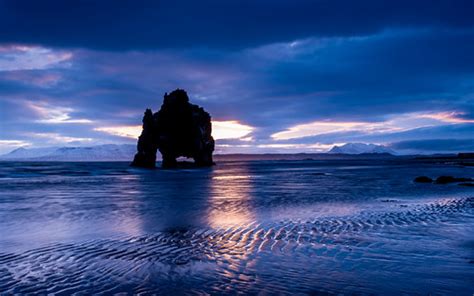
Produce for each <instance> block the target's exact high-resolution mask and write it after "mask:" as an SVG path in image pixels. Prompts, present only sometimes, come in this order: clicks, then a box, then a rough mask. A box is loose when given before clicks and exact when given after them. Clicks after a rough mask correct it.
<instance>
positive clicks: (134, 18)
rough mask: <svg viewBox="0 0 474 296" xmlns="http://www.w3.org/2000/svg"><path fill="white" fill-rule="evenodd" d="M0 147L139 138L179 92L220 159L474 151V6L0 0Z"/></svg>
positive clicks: (455, 3) (5, 149)
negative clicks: (196, 111) (206, 124)
mask: <svg viewBox="0 0 474 296" xmlns="http://www.w3.org/2000/svg"><path fill="white" fill-rule="evenodd" d="M0 27H1V28H2V30H1V31H0V126H1V130H0V153H4V152H8V151H10V150H12V149H15V148H18V147H21V146H26V147H44V146H58V145H60V146H77V145H81V146H82V145H85V146H89V145H95V144H103V143H135V141H136V140H135V139H134V137H136V135H137V133H139V132H140V124H141V117H142V114H143V111H144V109H145V108H147V107H150V108H152V109H153V110H154V111H156V110H157V109H158V108H159V106H160V105H161V101H162V97H163V94H164V93H165V92H169V91H172V90H174V89H176V88H184V89H186V90H187V92H188V94H189V96H190V98H191V101H192V102H193V103H196V104H199V105H201V106H203V107H204V108H205V109H206V110H208V111H209V112H210V113H211V115H212V118H213V128H214V135H215V137H216V138H217V145H218V146H217V152H221V153H223V152H224V153H225V152H228V153H232V152H244V153H263V152H322V151H326V150H327V149H329V148H330V147H331V146H332V145H334V144H342V143H347V142H365V143H377V144H384V145H387V146H390V147H392V148H393V149H394V150H399V151H402V152H405V153H435V152H457V151H472V150H474V137H473V135H474V54H473V52H474V1H189V2H186V1H167V2H162V1H119V2H117V1H86V0H82V1H22V0H18V1H4V0H0Z"/></svg>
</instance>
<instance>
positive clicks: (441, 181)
mask: <svg viewBox="0 0 474 296" xmlns="http://www.w3.org/2000/svg"><path fill="white" fill-rule="evenodd" d="M469 181H472V179H471V178H455V177H453V176H440V177H438V178H437V179H436V181H435V183H436V184H448V183H457V182H469Z"/></svg>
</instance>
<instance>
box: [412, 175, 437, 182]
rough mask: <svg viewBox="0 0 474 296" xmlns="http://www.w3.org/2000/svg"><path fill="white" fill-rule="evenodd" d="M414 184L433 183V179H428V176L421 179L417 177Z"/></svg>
mask: <svg viewBox="0 0 474 296" xmlns="http://www.w3.org/2000/svg"><path fill="white" fill-rule="evenodd" d="M413 182H416V183H432V182H433V179H431V178H430V177H427V176H419V177H416V178H415V180H413Z"/></svg>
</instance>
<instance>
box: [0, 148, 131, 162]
mask: <svg viewBox="0 0 474 296" xmlns="http://www.w3.org/2000/svg"><path fill="white" fill-rule="evenodd" d="M136 150H137V148H136V145H131V144H123V145H116V144H106V145H97V146H90V147H50V148H18V149H15V150H13V151H11V152H10V153H7V154H4V155H0V160H30V161H34V160H37V161H130V160H131V159H133V156H134V154H135V152H136Z"/></svg>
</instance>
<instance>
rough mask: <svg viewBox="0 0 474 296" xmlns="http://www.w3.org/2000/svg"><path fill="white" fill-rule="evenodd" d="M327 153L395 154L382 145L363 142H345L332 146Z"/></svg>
mask: <svg viewBox="0 0 474 296" xmlns="http://www.w3.org/2000/svg"><path fill="white" fill-rule="evenodd" d="M329 153H338V154H363V153H389V154H396V153H395V151H393V150H392V149H390V148H388V147H385V146H383V145H376V144H365V143H347V144H344V145H342V146H334V147H332V149H331V150H329Z"/></svg>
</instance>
